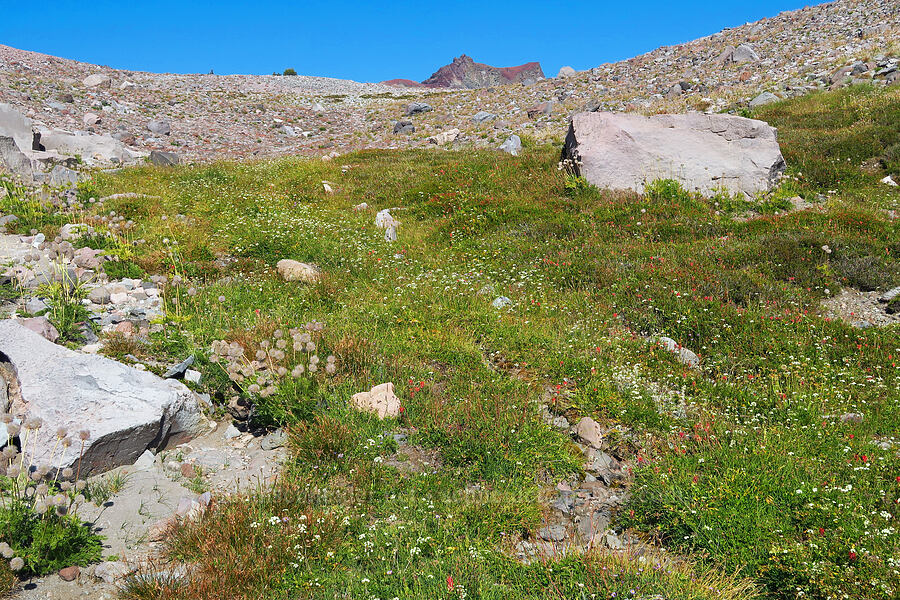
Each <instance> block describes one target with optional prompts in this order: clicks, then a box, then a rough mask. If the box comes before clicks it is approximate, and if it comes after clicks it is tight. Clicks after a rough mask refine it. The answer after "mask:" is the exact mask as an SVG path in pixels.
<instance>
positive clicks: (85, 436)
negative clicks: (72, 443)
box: [78, 429, 91, 442]
mask: <svg viewBox="0 0 900 600" xmlns="http://www.w3.org/2000/svg"><path fill="white" fill-rule="evenodd" d="M78 439H80V440H81V441H82V442H86V441H88V440H89V439H91V432H90V431H88V430H87V429H82V430H81V431H79V432H78Z"/></svg>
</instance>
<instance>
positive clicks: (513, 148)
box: [500, 134, 522, 156]
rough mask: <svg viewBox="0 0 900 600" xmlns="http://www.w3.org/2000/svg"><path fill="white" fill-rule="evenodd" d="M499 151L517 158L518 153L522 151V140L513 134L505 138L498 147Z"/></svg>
mask: <svg viewBox="0 0 900 600" xmlns="http://www.w3.org/2000/svg"><path fill="white" fill-rule="evenodd" d="M500 150H503V151H504V152H506V153H507V154H512V155H513V156H518V155H519V152H520V151H521V150H522V140H521V139H520V138H519V136H517V135H515V134H513V135H511V136H509V137H508V138H506V141H505V142H503V144H501V145H500Z"/></svg>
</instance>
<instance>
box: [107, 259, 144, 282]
mask: <svg viewBox="0 0 900 600" xmlns="http://www.w3.org/2000/svg"><path fill="white" fill-rule="evenodd" d="M103 271H104V272H106V274H107V275H108V276H109V278H110V279H124V278H126V277H127V278H129V279H141V278H143V277H144V276H145V275H146V272H145V271H144V270H143V269H142V268H141V267H139V266H138V265H136V264H135V263H133V262H131V261H130V260H111V261H108V262H105V263H103Z"/></svg>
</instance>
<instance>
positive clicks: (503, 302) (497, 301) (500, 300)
mask: <svg viewBox="0 0 900 600" xmlns="http://www.w3.org/2000/svg"><path fill="white" fill-rule="evenodd" d="M511 304H512V300H510V299H509V298H507V297H506V296H498V297H496V298H494V301H493V302H491V306H493V307H494V308H506V307H507V306H510V305H511Z"/></svg>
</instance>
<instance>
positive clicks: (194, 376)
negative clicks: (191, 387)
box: [184, 369, 203, 385]
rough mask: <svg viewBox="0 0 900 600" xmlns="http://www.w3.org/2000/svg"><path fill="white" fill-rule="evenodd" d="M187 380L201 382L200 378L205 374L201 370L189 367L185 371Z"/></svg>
mask: <svg viewBox="0 0 900 600" xmlns="http://www.w3.org/2000/svg"><path fill="white" fill-rule="evenodd" d="M184 379H185V381H190V382H191V383H196V384H198V385H199V384H200V380H201V379H203V375H202V374H201V373H200V371H195V370H194V369H188V370H187V371H185V372H184Z"/></svg>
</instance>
